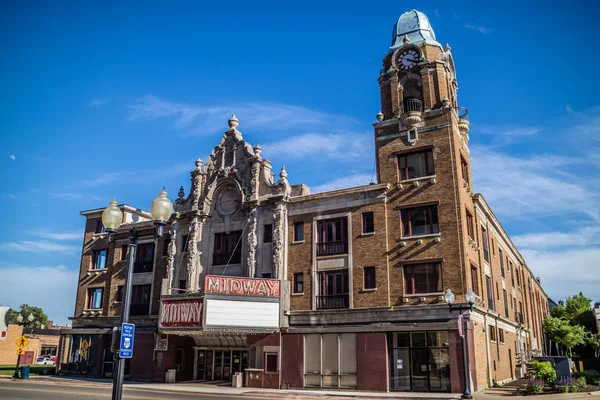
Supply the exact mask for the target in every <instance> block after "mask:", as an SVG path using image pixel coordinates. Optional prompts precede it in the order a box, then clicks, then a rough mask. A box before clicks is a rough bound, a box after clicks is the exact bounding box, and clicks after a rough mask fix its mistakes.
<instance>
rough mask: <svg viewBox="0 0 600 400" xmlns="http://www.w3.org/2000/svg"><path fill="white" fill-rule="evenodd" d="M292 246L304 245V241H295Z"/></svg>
mask: <svg viewBox="0 0 600 400" xmlns="http://www.w3.org/2000/svg"><path fill="white" fill-rule="evenodd" d="M291 244H304V240H298V241H293V242H292V243H291Z"/></svg>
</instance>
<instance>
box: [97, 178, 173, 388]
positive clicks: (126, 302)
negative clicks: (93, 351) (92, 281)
mask: <svg viewBox="0 0 600 400" xmlns="http://www.w3.org/2000/svg"><path fill="white" fill-rule="evenodd" d="M150 213H151V214H152V219H153V222H154V225H155V226H156V236H161V235H162V232H163V227H164V226H165V225H166V224H167V221H168V220H169V218H171V214H172V213H173V203H171V200H169V198H168V197H167V192H166V191H165V189H164V188H163V190H161V191H160V192H159V194H158V197H157V198H155V199H154V200H153V201H152V205H151V206H150ZM122 222H123V212H122V211H121V209H120V208H119V207H118V206H117V201H116V200H115V199H113V200H112V201H111V202H110V205H109V206H108V207H106V208H105V209H104V211H103V212H102V224H103V225H104V227H105V228H106V232H108V242H109V243H112V241H113V239H114V235H115V233H116V232H117V229H118V228H119V226H121V223H122ZM129 247H130V251H129V261H128V262H127V280H126V281H125V288H124V293H123V303H122V307H123V309H122V310H121V312H122V321H121V322H122V323H128V322H129V307H130V305H131V280H132V278H133V267H134V263H135V253H136V247H137V231H136V229H135V227H133V228H131V229H130V230H129ZM115 360H118V361H117V367H116V372H115V369H114V368H113V391H112V399H113V400H121V396H122V394H123V377H124V376H125V359H124V358H120V357H119V355H118V352H117V353H116V354H115Z"/></svg>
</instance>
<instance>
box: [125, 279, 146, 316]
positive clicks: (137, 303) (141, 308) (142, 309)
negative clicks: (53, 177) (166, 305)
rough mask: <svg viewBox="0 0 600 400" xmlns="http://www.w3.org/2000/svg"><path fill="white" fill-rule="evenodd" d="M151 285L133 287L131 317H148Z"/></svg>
mask: <svg viewBox="0 0 600 400" xmlns="http://www.w3.org/2000/svg"><path fill="white" fill-rule="evenodd" d="M150 288H151V285H133V286H132V287H131V306H130V308H129V309H130V312H131V315H148V312H149V311H150Z"/></svg>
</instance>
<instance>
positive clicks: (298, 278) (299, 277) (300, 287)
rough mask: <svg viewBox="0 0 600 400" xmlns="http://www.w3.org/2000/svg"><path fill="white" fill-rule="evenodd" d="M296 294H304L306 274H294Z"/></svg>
mask: <svg viewBox="0 0 600 400" xmlns="http://www.w3.org/2000/svg"><path fill="white" fill-rule="evenodd" d="M294 293H304V274H303V273H302V272H296V273H295V274H294Z"/></svg>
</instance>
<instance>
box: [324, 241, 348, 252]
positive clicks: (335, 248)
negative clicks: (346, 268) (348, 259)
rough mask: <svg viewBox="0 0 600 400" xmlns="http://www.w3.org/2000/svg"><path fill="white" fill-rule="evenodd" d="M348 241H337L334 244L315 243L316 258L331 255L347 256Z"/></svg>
mask: <svg viewBox="0 0 600 400" xmlns="http://www.w3.org/2000/svg"><path fill="white" fill-rule="evenodd" d="M347 253H348V241H347V240H338V241H336V242H324V243H317V256H330V255H333V254H347Z"/></svg>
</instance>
